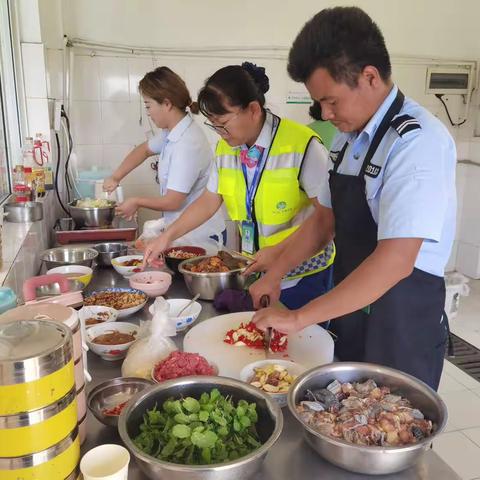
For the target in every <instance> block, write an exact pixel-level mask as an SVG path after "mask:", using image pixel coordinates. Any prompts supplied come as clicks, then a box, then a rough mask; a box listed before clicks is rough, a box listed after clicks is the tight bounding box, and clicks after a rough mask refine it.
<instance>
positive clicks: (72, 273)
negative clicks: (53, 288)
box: [47, 265, 93, 287]
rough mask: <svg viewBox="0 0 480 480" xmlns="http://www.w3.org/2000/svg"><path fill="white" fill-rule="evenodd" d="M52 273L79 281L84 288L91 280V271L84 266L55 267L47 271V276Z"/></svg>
mask: <svg viewBox="0 0 480 480" xmlns="http://www.w3.org/2000/svg"><path fill="white" fill-rule="evenodd" d="M53 273H63V274H64V275H66V276H67V277H68V278H70V279H72V280H79V281H80V282H82V283H83V286H84V287H86V286H87V285H88V284H89V283H90V282H91V280H92V274H93V270H92V269H91V268H90V267H86V266H84V265H63V266H62V267H55V268H51V269H50V270H47V275H51V274H53Z"/></svg>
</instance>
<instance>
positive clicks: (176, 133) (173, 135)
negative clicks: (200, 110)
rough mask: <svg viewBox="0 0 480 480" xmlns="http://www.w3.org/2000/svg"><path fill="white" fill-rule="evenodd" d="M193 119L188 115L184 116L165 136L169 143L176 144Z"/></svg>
mask: <svg viewBox="0 0 480 480" xmlns="http://www.w3.org/2000/svg"><path fill="white" fill-rule="evenodd" d="M192 122H193V118H192V117H191V116H190V114H189V113H187V114H186V115H185V117H184V118H182V119H181V120H180V121H179V122H178V123H177V124H176V125H175V126H174V127H173V128H172V129H171V130H170V132H169V134H168V135H167V140H168V141H169V142H177V141H178V140H180V138H181V137H182V135H183V134H184V133H185V130H187V128H188V127H189V126H190V125H191V123H192Z"/></svg>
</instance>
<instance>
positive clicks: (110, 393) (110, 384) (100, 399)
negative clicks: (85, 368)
mask: <svg viewBox="0 0 480 480" xmlns="http://www.w3.org/2000/svg"><path fill="white" fill-rule="evenodd" d="M150 385H153V381H152V380H147V379H143V378H133V377H118V378H113V379H112V380H107V381H106V382H102V383H100V384H99V385H97V386H96V387H95V388H94V389H93V390H92V391H91V392H90V393H89V394H88V398H87V405H88V408H89V409H90V411H91V412H92V413H93V414H94V415H95V418H96V419H97V420H98V421H99V422H102V423H103V424H104V425H108V426H110V427H116V426H117V425H118V418H119V417H118V416H114V415H105V414H104V413H103V411H104V410H105V409H106V408H107V409H108V408H113V407H115V406H116V405H119V404H120V403H123V402H126V401H129V400H130V399H131V398H132V397H133V396H134V395H136V394H137V393H138V392H141V391H142V390H145V388H147V387H149V386H150Z"/></svg>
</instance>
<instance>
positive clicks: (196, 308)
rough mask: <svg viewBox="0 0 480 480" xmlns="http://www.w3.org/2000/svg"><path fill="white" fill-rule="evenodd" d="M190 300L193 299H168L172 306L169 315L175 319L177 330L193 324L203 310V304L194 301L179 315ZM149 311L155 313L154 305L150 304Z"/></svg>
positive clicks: (179, 330)
mask: <svg viewBox="0 0 480 480" xmlns="http://www.w3.org/2000/svg"><path fill="white" fill-rule="evenodd" d="M190 300H191V299H185V298H173V299H170V300H167V303H168V305H169V306H170V313H169V315H168V316H169V317H170V318H171V319H172V320H174V321H175V326H176V328H177V332H181V331H183V330H185V329H186V328H187V327H189V326H190V325H192V324H193V323H194V322H195V320H197V318H198V316H199V315H200V313H201V311H202V305H201V304H200V303H198V302H194V303H193V304H192V305H191V306H190V307H188V308H187V309H186V310H185V311H184V312H183V313H182V316H181V317H179V316H178V313H179V312H180V310H181V309H182V308H183V307H185V306H186V305H187V303H188V302H190ZM148 311H149V312H150V313H151V314H152V315H153V305H150V307H149V308H148Z"/></svg>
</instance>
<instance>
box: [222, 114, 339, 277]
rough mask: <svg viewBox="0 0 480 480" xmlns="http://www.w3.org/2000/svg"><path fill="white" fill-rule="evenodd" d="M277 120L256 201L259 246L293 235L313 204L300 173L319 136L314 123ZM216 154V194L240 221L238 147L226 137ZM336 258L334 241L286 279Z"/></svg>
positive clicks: (243, 190)
mask: <svg viewBox="0 0 480 480" xmlns="http://www.w3.org/2000/svg"><path fill="white" fill-rule="evenodd" d="M278 120H279V121H278V127H277V129H276V131H275V133H274V137H273V141H272V143H271V145H270V149H269V152H268V155H267V160H266V161H265V163H264V166H263V168H262V171H261V172H260V179H259V183H258V187H257V190H256V192H255V195H254V200H253V209H252V217H253V218H252V220H253V222H254V224H255V243H256V247H257V248H258V249H260V248H263V247H267V246H272V245H276V244H277V243H280V242H281V241H282V240H284V239H285V238H287V237H289V236H290V235H291V234H292V233H293V232H295V230H297V228H298V227H299V226H300V225H301V223H302V222H303V221H304V220H305V218H306V217H307V216H308V215H309V214H310V213H311V209H312V208H313V207H312V205H311V202H310V200H309V198H308V196H307V194H306V193H305V192H304V191H303V189H302V187H301V186H300V182H299V177H300V172H301V168H302V162H303V159H304V157H305V152H306V151H307V148H308V145H309V143H310V142H311V141H317V140H316V139H319V137H318V135H317V134H316V133H315V132H313V131H312V130H311V129H310V128H308V127H306V126H304V125H300V124H299V123H296V122H293V121H292V120H288V119H278ZM215 155H216V162H217V168H218V193H219V194H220V195H222V197H223V201H224V202H225V206H226V208H227V211H228V214H229V216H230V218H231V219H232V220H233V221H236V222H238V223H239V225H241V222H242V221H244V220H247V209H246V195H247V186H246V182H245V177H244V175H243V171H242V166H241V162H240V149H239V148H238V147H237V148H235V147H231V146H230V145H228V143H227V142H226V141H225V140H223V139H222V140H220V141H219V142H218V144H217V148H216V152H215ZM320 180H321V179H319V181H320ZM334 258H335V246H334V244H333V242H332V243H331V244H329V245H328V246H327V247H326V248H325V250H322V251H321V252H319V253H318V254H317V255H315V256H314V257H312V258H310V259H309V260H307V261H306V262H304V263H302V264H301V265H299V266H298V267H297V268H296V269H294V270H293V271H291V272H289V274H288V275H287V277H286V278H287V279H294V278H300V277H304V276H306V275H311V274H313V273H316V272H319V271H321V270H324V269H326V268H328V267H329V266H330V265H331V264H332V263H333V260H334Z"/></svg>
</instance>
